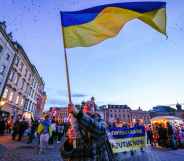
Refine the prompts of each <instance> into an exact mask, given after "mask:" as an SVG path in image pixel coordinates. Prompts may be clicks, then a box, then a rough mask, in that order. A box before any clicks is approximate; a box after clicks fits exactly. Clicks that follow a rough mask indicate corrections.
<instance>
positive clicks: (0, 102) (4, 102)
mask: <svg viewBox="0 0 184 161" xmlns="http://www.w3.org/2000/svg"><path fill="white" fill-rule="evenodd" d="M5 104H6V101H5V100H2V101H0V111H1V109H2V107H3V106H4V105H5Z"/></svg>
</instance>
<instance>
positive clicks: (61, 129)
mask: <svg viewBox="0 0 184 161" xmlns="http://www.w3.org/2000/svg"><path fill="white" fill-rule="evenodd" d="M63 132H64V125H62V124H61V123H58V124H57V126H56V133H57V143H58V144H59V143H60V142H61V138H62V136H63Z"/></svg>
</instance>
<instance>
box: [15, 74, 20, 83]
mask: <svg viewBox="0 0 184 161" xmlns="http://www.w3.org/2000/svg"><path fill="white" fill-rule="evenodd" d="M18 82H19V77H18V75H17V74H15V79H14V83H15V84H16V85H17V84H18Z"/></svg>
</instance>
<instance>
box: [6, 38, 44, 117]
mask: <svg viewBox="0 0 184 161" xmlns="http://www.w3.org/2000/svg"><path fill="white" fill-rule="evenodd" d="M11 43H12V44H13V47H14V48H15V55H14V58H13V61H12V65H11V68H10V70H9V74H8V75H7V79H6V80H7V81H6V84H5V85H4V90H3V91H2V99H3V100H5V102H6V103H5V105H4V106H3V107H2V108H3V110H4V111H6V112H8V113H9V114H10V115H11V116H14V117H16V116H17V115H24V117H28V118H31V116H40V115H41V113H42V112H43V109H44V105H45V101H46V93H45V92H44V86H45V84H44V81H43V79H42V78H41V76H40V75H39V73H38V71H37V69H36V67H35V66H34V65H33V64H32V63H31V62H30V60H29V58H28V56H27V54H26V52H25V51H24V49H23V47H22V46H21V45H20V44H19V43H17V42H13V41H11ZM6 53H7V52H6ZM12 57H13V56H12Z"/></svg>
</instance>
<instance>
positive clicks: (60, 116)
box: [45, 107, 68, 122]
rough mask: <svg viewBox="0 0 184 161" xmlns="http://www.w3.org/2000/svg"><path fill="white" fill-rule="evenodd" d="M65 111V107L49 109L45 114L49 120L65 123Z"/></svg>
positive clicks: (66, 109)
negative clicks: (53, 119)
mask: <svg viewBox="0 0 184 161" xmlns="http://www.w3.org/2000/svg"><path fill="white" fill-rule="evenodd" d="M67 111H68V108H67V107H50V109H49V111H47V112H46V113H45V114H47V115H49V117H50V118H55V119H56V120H58V121H62V122H67V118H68V113H67Z"/></svg>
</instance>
